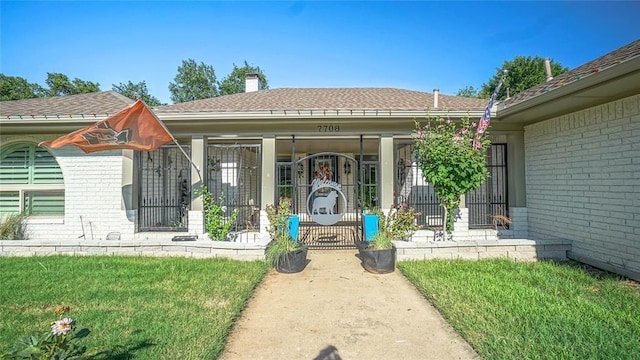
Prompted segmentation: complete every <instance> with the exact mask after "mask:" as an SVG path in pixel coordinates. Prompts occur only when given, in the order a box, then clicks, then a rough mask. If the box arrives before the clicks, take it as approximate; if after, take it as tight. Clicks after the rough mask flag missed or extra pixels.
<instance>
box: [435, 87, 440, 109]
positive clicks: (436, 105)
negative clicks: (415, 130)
mask: <svg viewBox="0 0 640 360" xmlns="http://www.w3.org/2000/svg"><path fill="white" fill-rule="evenodd" d="M439 94H440V89H433V107H434V108H436V109H437V108H438V95H439Z"/></svg>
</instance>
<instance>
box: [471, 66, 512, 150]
mask: <svg viewBox="0 0 640 360" xmlns="http://www.w3.org/2000/svg"><path fill="white" fill-rule="evenodd" d="M506 76H507V71H506V70H504V73H503V74H502V78H501V79H500V81H499V82H498V86H496V88H495V89H494V90H493V94H491V98H490V99H489V103H488V104H487V107H486V108H485V109H484V114H482V117H481V118H480V121H479V122H478V127H477V128H476V134H475V136H474V137H473V148H474V149H479V148H481V147H482V143H481V142H480V138H481V137H482V134H484V132H485V131H486V130H487V128H488V127H489V123H490V122H491V108H492V107H493V104H494V103H495V102H496V98H497V97H498V93H499V92H500V88H501V87H502V83H503V82H504V79H505V78H506Z"/></svg>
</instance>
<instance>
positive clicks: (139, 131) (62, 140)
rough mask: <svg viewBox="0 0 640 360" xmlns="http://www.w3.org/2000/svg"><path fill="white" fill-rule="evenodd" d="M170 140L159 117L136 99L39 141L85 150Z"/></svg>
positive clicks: (143, 147) (151, 146)
mask: <svg viewBox="0 0 640 360" xmlns="http://www.w3.org/2000/svg"><path fill="white" fill-rule="evenodd" d="M172 140H173V136H171V134H170V133H169V131H168V130H167V128H166V127H165V126H164V124H162V122H161V121H160V119H158V118H157V117H156V115H155V114H154V113H153V112H152V111H151V110H150V109H149V108H148V107H147V106H146V105H145V103H144V102H142V101H141V100H138V101H136V102H135V103H133V104H132V105H130V106H129V107H127V108H125V109H123V110H122V111H120V112H118V113H117V114H115V115H112V116H109V117H108V118H106V119H104V120H102V121H99V122H97V123H95V124H93V125H91V126H88V127H86V128H84V129H80V130H76V131H74V132H72V133H70V134H67V135H64V136H61V137H59V138H57V139H55V140H50V141H44V142H41V143H40V144H39V145H41V146H46V147H49V148H53V149H56V148H60V147H63V146H66V145H75V146H77V147H79V148H80V149H81V150H82V151H84V152H85V153H92V152H96V151H102V150H114V149H131V150H138V151H153V150H155V149H157V148H159V147H160V146H162V145H164V144H166V143H169V142H171V141H172Z"/></svg>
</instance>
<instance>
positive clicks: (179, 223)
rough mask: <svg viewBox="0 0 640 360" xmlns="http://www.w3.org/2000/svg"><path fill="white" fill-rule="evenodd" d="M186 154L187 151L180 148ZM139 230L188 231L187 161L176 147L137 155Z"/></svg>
mask: <svg viewBox="0 0 640 360" xmlns="http://www.w3.org/2000/svg"><path fill="white" fill-rule="evenodd" d="M183 148H184V150H185V151H186V152H187V153H189V150H190V148H189V147H188V146H183ZM137 156H138V158H137V162H138V183H139V184H140V187H139V190H138V207H139V210H138V229H139V231H187V230H188V227H189V226H188V225H189V224H188V218H189V217H188V209H189V204H190V203H191V179H190V176H189V165H190V164H189V160H188V159H187V158H186V157H185V156H184V154H182V151H180V149H178V147H177V146H163V147H161V148H159V149H157V150H155V151H152V152H137Z"/></svg>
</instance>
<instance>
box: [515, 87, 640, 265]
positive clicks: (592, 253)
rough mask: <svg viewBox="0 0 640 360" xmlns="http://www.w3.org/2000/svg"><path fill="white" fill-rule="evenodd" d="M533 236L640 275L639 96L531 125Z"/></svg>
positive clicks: (528, 159)
mask: <svg viewBox="0 0 640 360" xmlns="http://www.w3.org/2000/svg"><path fill="white" fill-rule="evenodd" d="M525 154H526V155H525V159H526V181H527V187H526V188H527V212H528V232H529V235H530V237H533V238H540V239H557V238H562V239H569V240H572V241H573V248H572V254H573V256H574V257H576V258H580V259H582V260H583V261H585V262H589V261H591V260H593V261H595V262H598V263H600V264H606V265H608V266H609V267H611V269H612V270H615V271H619V272H621V273H625V274H631V275H632V276H634V275H637V276H640V95H634V96H630V97H628V98H625V99H621V100H618V101H614V102H610V103H607V104H604V105H600V106H596V107H592V108H589V109H585V110H582V111H578V112H575V113H571V114H568V115H565V116H561V117H557V118H553V119H549V120H547V121H544V122H541V123H537V124H533V125H530V126H527V127H525Z"/></svg>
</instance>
